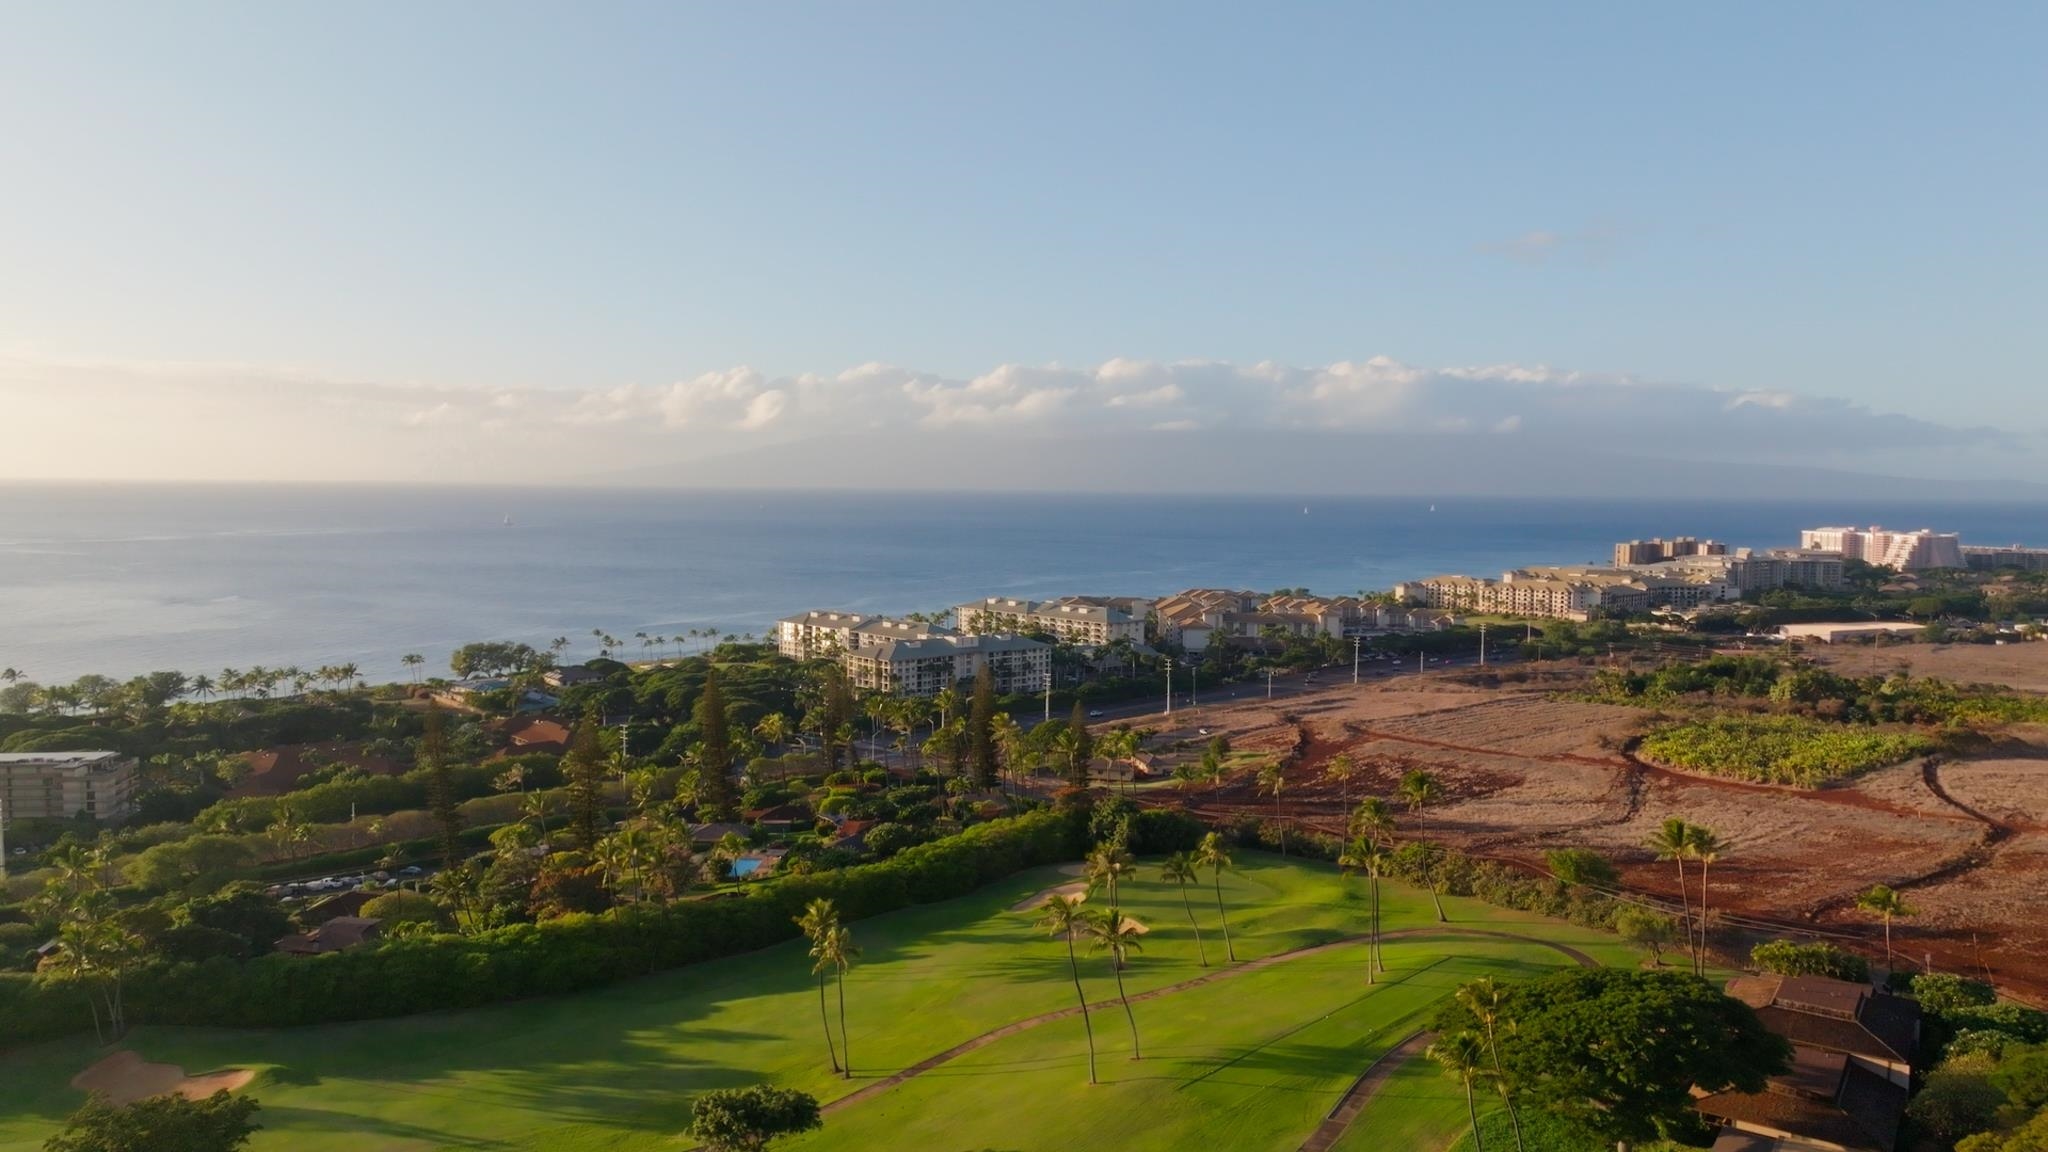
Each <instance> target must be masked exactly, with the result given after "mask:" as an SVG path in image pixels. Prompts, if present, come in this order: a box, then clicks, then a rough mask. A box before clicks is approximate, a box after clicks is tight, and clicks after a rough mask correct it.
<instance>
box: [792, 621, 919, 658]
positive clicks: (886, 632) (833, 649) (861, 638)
mask: <svg viewBox="0 0 2048 1152" xmlns="http://www.w3.org/2000/svg"><path fill="white" fill-rule="evenodd" d="M947 635H951V633H950V632H948V631H947V630H946V629H944V628H940V627H937V626H935V625H931V624H924V623H920V622H918V621H916V620H892V619H890V618H889V617H887V616H869V615H866V614H863V613H859V612H805V613H803V614H802V615H798V616H789V617H785V618H784V619H782V620H778V621H776V623H775V650H776V651H777V652H780V653H781V654H782V655H784V656H787V657H789V658H790V659H791V660H810V659H813V658H815V657H819V656H830V655H833V654H835V653H840V652H846V651H849V650H851V649H854V648H859V647H861V646H862V645H865V644H879V643H881V642H882V641H884V640H923V639H926V638H928V637H932V636H947Z"/></svg>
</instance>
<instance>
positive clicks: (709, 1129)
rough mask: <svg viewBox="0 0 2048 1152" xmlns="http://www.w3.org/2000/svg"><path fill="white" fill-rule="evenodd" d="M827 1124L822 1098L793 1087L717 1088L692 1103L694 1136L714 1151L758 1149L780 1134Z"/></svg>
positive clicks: (745, 1151)
mask: <svg viewBox="0 0 2048 1152" xmlns="http://www.w3.org/2000/svg"><path fill="white" fill-rule="evenodd" d="M824 1123H825V1122H824V1120H823V1119H822V1118H821V1117H820V1115H819V1112H818V1098H817V1097H815V1096H812V1095H811V1094H810V1093H808V1092H798V1091H796V1090H795V1089H792V1088H770V1087H767V1086H765V1085H759V1084H757V1085H755V1086H753V1087H751V1088H714V1089H712V1090H711V1091H709V1092H706V1093H704V1094H703V1095H702V1096H699V1097H697V1100H696V1102H695V1103H693V1104H692V1105H691V1106H690V1135H692V1136H695V1137H696V1138H697V1139H699V1140H702V1141H704V1143H705V1145H706V1146H707V1147H709V1148H711V1149H713V1150H714V1152H758V1150H759V1149H762V1148H765V1147H767V1146H768V1142H769V1141H771V1140H773V1139H775V1138H776V1137H778V1136H788V1135H793V1134H795V1133H798V1132H809V1131H811V1130H813V1129H815V1128H820V1127H823V1126H824Z"/></svg>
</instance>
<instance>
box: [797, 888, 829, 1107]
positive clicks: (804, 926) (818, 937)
mask: <svg viewBox="0 0 2048 1152" xmlns="http://www.w3.org/2000/svg"><path fill="white" fill-rule="evenodd" d="M795 919H796V926H797V927H798V928H799V929H800V930H802V932H803V934H804V937H805V938H806V939H808V940H809V941H810V942H811V961H812V963H811V974H812V975H814V976H816V977H817V978H818V1023H819V1024H821V1025H823V1026H824V1028H825V1051H826V1053H827V1054H828V1055H830V1056H831V1058H832V1071H833V1072H834V1073H835V1074H836V1073H838V1072H839V1070H840V1069H839V1049H837V1048H835V1047H833V1044H832V1017H831V1016H829V1015H827V1014H826V1012H825V973H827V972H830V971H832V969H833V966H834V965H833V961H832V958H831V957H830V956H828V955H827V954H826V953H827V952H828V951H829V949H828V948H827V947H826V939H827V937H829V936H830V935H831V933H832V932H833V931H834V930H835V929H837V928H838V927H839V909H838V908H836V907H834V906H833V904H832V902H831V901H830V900H826V899H824V898H822V897H820V898H818V899H816V900H812V901H811V902H810V903H809V904H806V905H804V914H803V915H801V916H798V917H796V918H795Z"/></svg>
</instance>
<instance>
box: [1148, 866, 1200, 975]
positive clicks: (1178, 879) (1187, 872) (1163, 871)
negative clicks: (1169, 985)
mask: <svg viewBox="0 0 2048 1152" xmlns="http://www.w3.org/2000/svg"><path fill="white" fill-rule="evenodd" d="M1159 878H1160V879H1161V880H1164V881H1166V882H1167V883H1169V884H1176V885H1179V887H1180V906H1181V907H1182V908H1184V909H1186V910H1187V914H1188V927H1190V928H1193V929H1194V930H1195V956H1196V958H1197V959H1199V960H1200V961H1201V962H1202V967H1204V968H1207V967H1208V966H1209V952H1208V950H1207V949H1206V948H1204V947H1202V926H1201V924H1199V923H1197V922H1196V920H1195V905H1194V903H1193V901H1191V900H1189V899H1188V885H1190V884H1200V883H1201V882H1202V874H1201V873H1200V872H1198V871H1196V869H1195V857H1194V854H1193V853H1190V852H1175V853H1174V854H1173V855H1171V856H1168V857H1167V858H1166V863H1164V864H1162V865H1160V866H1159Z"/></svg>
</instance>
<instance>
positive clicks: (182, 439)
mask: <svg viewBox="0 0 2048 1152" xmlns="http://www.w3.org/2000/svg"><path fill="white" fill-rule="evenodd" d="M0 410H4V411H6V412H8V413H9V415H10V418H11V419H10V423H11V431H12V432H13V433H14V435H13V436H12V437H11V438H10V442H11V447H10V450H9V452H8V453H6V454H4V455H0V476H17V477H75V478H85V477H102V476H110V477H121V478H141V477H150V478H167V479H321V480H368V479H383V480H463V481H479V482H488V481H494V480H506V481H511V480H549V479H560V478H570V477H579V476H589V475H596V474H603V473H608V472H616V471H620V470H625V469H631V468H635V467H642V466H650V465H654V464H658V463H663V462H673V461H677V460H691V459H704V458H710V457H714V456H719V455H723V454H727V453H731V452H734V451H739V450H744V449H746V448H749V447H754V446H764V445H782V444H792V443H797V442H801V441H804V440H807V439H812V438H817V437H827V436H848V435H852V436H859V437H863V438H874V439H875V443H877V444H880V443H882V442H883V438H897V439H900V440H905V441H909V440H914V439H915V438H916V437H918V436H920V435H927V434H939V433H944V434H949V435H950V434H966V433H975V432H981V433H996V432H1000V433H1002V434H1005V435H1027V436H1068V437H1095V436H1104V435H1134V436H1135V435H1145V434H1148V433H1165V432H1174V433H1185V432H1199V431H1223V432H1237V431H1249V430H1300V431H1304V432H1323V433H1331V434H1334V433H1379V434H1389V433H1390V434H1445V433H1467V434H1472V435H1500V434H1510V433H1512V434H1514V435H1515V436H1517V437H1518V438H1520V439H1523V440H1527V441H1530V442H1531V443H1536V444H1548V443H1552V442H1555V443H1557V444H1559V445H1561V446H1577V447H1581V448H1593V447H1599V448H1604V449H1607V450H1609V451H1624V452H1631V451H1632V452H1648V453H1659V452H1663V453H1670V454H1673V455H1679V456H1691V457H1693V458H1698V459H1742V460H1773V459H1775V460H1784V461H1796V462H1804V463H1812V464H1817V465H1824V466H1825V465H1832V466H1838V467H1843V466H1855V467H1866V468H1867V467H1869V466H1870V464H1871V461H1870V459H1869V453H1871V452H1874V451H1880V450H1890V451H1895V452H1925V451H1933V452H1937V453H1938V452H1942V451H1949V452H1952V453H1953V452H1954V450H1955V449H1957V448H1964V447H1969V448H1982V447H1984V446H1994V447H2003V448H2007V449H2011V450H2015V451H2024V452H2032V451H2035V450H2036V449H2037V448H2038V447H2039V439H2038V438H2037V437H2034V436H2032V435H2027V436H2021V435H2019V434H2001V433H1993V432H1989V431H1986V430H1981V429H1978V430H1971V429H1956V428H1950V427H1946V426H1942V425H1936V424H1931V423H1928V422H1924V421H1918V420H1912V419H1908V418H1905V417H1900V416H1891V415H1882V414H1877V413H1873V412H1870V411H1869V410H1867V409H1865V408H1862V407H1860V406H1858V405H1855V404H1851V403H1847V402H1844V401H1839V400H1828V399H1819V398H1814V397H1806V396H1800V395H1796V394H1793V393H1789V392H1784V391H1762V390H1754V389H1726V390H1717V389H1713V388H1705V387H1698V386H1691V385H1677V384H1669V383H1660V382H1656V381H1650V380H1645V379H1641V378H1638V377H1632V376H1627V375H1620V374H1613V373H1600V372H1587V371H1580V370H1570V369H1557V368H1551V367H1547V366H1544V365H1523V364H1495V365H1483V366H1471V367H1450V368H1428V367H1422V366H1417V365H1412V364H1406V363H1402V362H1400V361H1397V360H1393V359H1390V358H1388V357H1384V356H1378V357H1372V358H1370V359H1364V360H1356V361H1341V362H1338V363H1334V364H1329V365H1324V366H1321V367H1295V366H1290V365H1285V364H1280V363H1276V362H1271V361H1265V362H1260V363H1257V364H1250V365H1242V364H1232V363H1225V362H1219V361H1209V360H1187V361H1172V362H1165V361H1150V360H1134V359H1117V360H1110V361H1108V362H1106V363H1104V364H1102V365H1100V366H1096V367H1065V366H1060V365H1025V364H1006V365H1002V366H999V367H997V368H994V369H992V370H990V371H988V372H986V373H983V374H982V375H979V376H976V377H973V378H971V379H959V378H950V377H945V376H941V375H937V374H933V373H928V372H919V371H916V370H913V369H908V368H901V367H896V366H892V365H886V364H872V363H871V364H863V365H860V366H858V367H855V368H852V369H848V370H847V371H844V372H840V373H836V374H803V375H796V376H780V377H771V376H769V375H767V374H766V373H763V372H760V371H758V370H755V369H752V368H748V367H737V368H732V369H728V370H725V371H719V372H706V373H700V374H698V375H695V376H691V377H687V378H684V379H681V380H677V381H674V382H672V383H668V384H656V385H649V384H622V385H615V386H609V387H596V388H589V389H561V390H550V389H520V388H505V387H490V388H453V387H442V386H435V385H426V384H383V383H370V382H361V381H346V380H335V379H329V378H323V377H320V376H317V375H314V374H311V373H306V372H302V371H294V370H284V369H263V368H252V367H248V366H241V365H215V366H208V365H152V364H110V363H96V362H84V361H61V360H54V359H47V358H33V357H27V356H22V355H9V354H7V353H4V352H0ZM1837 445H1839V446H1843V447H1840V448H1837V447H1834V446H1837ZM1093 450H1095V449H1085V448H1076V449H1075V450H1074V451H1075V453H1076V456H1077V458H1079V457H1082V456H1085V454H1086V452H1087V451H1093ZM1059 451H1060V449H1058V448H1057V447H1056V446H1055V447H1052V448H1049V449H1048V452H1049V453H1052V454H1055V455H1056V454H1057V453H1058V452H1059ZM1852 452H1853V453H1855V454H1856V455H1855V456H1853V457H1852V456H1849V455H1847V454H1848V453H1852ZM1831 454H1835V455H1832V456H1831ZM1957 455H1958V456H1959V457H1960V456H1961V455H1962V454H1960V453H1958V454H1957ZM1249 463H1253V464H1255V463H1256V462H1249ZM777 468H778V471H789V472H791V474H802V470H803V468H804V460H803V458H802V454H801V453H792V454H790V456H789V458H788V459H787V461H786V463H783V464H778V465H777ZM833 479H834V478H832V477H819V478H818V481H819V482H832V480H833Z"/></svg>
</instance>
